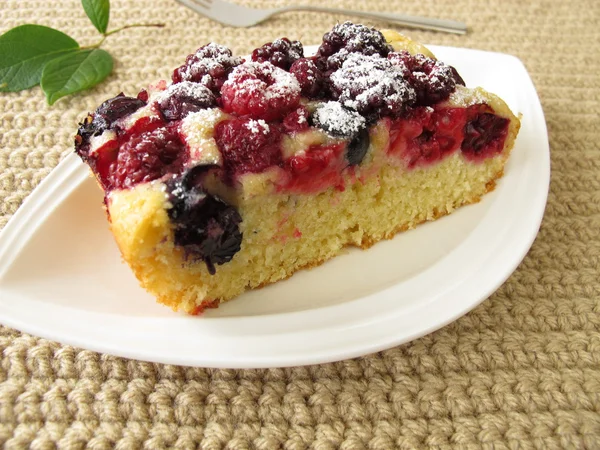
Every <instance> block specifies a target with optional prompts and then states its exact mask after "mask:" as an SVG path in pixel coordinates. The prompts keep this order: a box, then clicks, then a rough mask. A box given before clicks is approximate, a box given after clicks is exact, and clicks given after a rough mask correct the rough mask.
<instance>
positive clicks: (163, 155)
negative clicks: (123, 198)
mask: <svg viewBox="0 0 600 450" xmlns="http://www.w3.org/2000/svg"><path fill="white" fill-rule="evenodd" d="M187 156H188V155H187V152H186V149H185V146H184V145H183V144H182V143H181V141H180V139H179V135H178V134H177V131H176V130H173V129H170V128H157V129H155V130H153V131H146V132H143V133H141V134H138V135H134V136H132V137H131V138H130V139H129V140H128V141H127V142H125V143H124V144H123V145H122V146H121V149H120V150H119V154H118V156H117V159H116V161H114V162H113V163H112V164H111V166H110V173H109V182H110V184H111V186H112V187H114V188H120V189H124V188H130V187H132V186H134V185H136V184H138V183H142V182H146V181H152V180H155V179H158V178H161V177H162V176H163V175H166V174H168V173H174V172H179V171H180V170H181V169H182V167H183V164H184V163H185V161H186V159H187Z"/></svg>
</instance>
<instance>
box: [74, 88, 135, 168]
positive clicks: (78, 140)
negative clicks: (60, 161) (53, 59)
mask: <svg viewBox="0 0 600 450" xmlns="http://www.w3.org/2000/svg"><path fill="white" fill-rule="evenodd" d="M144 105H146V103H145V102H144V101H143V100H140V99H137V98H134V97H126V96H125V95H123V93H122V92H121V93H120V94H119V95H117V96H116V97H113V98H111V99H108V100H106V101H105V102H104V103H102V104H101V105H100V106H99V107H98V109H96V111H95V112H94V113H93V114H90V115H88V116H87V118H86V119H85V120H84V121H83V122H82V123H80V124H79V129H78V130H77V136H76V137H75V149H76V151H77V152H78V153H79V154H80V155H82V153H85V151H86V150H84V148H86V147H87V146H88V144H89V140H90V138H91V137H92V136H98V135H100V134H102V133H103V132H104V131H105V130H108V129H110V128H111V127H112V126H113V124H114V122H116V121H117V120H119V119H120V118H122V117H125V116H127V115H129V114H132V113H134V112H135V111H137V110H138V109H140V108H141V107H142V106H144ZM82 156H84V155H82Z"/></svg>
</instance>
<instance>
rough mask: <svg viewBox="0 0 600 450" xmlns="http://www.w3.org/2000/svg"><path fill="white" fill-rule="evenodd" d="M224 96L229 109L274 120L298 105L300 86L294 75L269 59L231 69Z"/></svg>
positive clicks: (224, 88)
mask: <svg viewBox="0 0 600 450" xmlns="http://www.w3.org/2000/svg"><path fill="white" fill-rule="evenodd" d="M221 95H222V97H221V101H222V103H223V109H224V110H225V111H226V112H229V113H233V114H237V115H239V116H244V115H250V116H252V117H253V118H255V119H264V120H269V121H270V120H276V119H280V118H281V117H283V116H284V115H285V114H286V113H287V112H288V111H290V110H292V109H293V108H295V107H296V105H298V102H299V101H300V85H299V84H298V81H297V80H296V78H295V77H294V76H293V75H292V74H290V73H288V72H286V71H285V70H283V69H280V68H279V67H275V66H274V65H273V64H271V63H269V62H264V63H258V62H250V63H244V64H242V65H240V66H238V67H236V68H235V69H234V70H233V72H231V75H230V76H229V78H228V79H227V81H226V82H225V84H223V88H222V90H221Z"/></svg>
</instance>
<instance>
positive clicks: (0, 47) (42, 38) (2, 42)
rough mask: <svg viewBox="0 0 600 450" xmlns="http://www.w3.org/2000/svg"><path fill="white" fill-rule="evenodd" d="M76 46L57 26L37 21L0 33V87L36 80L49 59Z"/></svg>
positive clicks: (16, 87) (13, 87) (13, 89)
mask: <svg viewBox="0 0 600 450" xmlns="http://www.w3.org/2000/svg"><path fill="white" fill-rule="evenodd" d="M78 48H79V44H78V43H77V42H76V41H75V40H73V39H72V38H70V37H69V36H67V35H66V34H64V33H61V32H60V31H58V30H55V29H53V28H48V27H44V26H41V25H21V26H19V27H16V28H13V29H12V30H8V31H7V32H6V33H4V34H3V35H2V36H0V91H3V92H16V91H22V90H23V89H28V88H30V87H32V86H35V85H36V84H39V82H40V78H41V76H42V70H43V68H44V66H45V64H46V63H47V62H48V61H50V60H51V59H54V58H57V57H60V56H64V55H65V54H67V53H69V52H73V51H74V50H77V49H78Z"/></svg>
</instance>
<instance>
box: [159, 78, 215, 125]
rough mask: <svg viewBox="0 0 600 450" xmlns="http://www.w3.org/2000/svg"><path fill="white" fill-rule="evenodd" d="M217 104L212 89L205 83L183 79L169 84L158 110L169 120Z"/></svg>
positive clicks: (180, 117)
mask: <svg viewBox="0 0 600 450" xmlns="http://www.w3.org/2000/svg"><path fill="white" fill-rule="evenodd" d="M214 105H216V98H215V96H214V95H213V93H212V91H211V90H210V89H208V88H207V87H206V86H204V85H203V84H199V83H193V82H191V81H183V82H181V83H177V84H173V85H171V86H169V89H167V90H166V91H165V92H164V93H163V94H162V96H161V98H160V99H159V100H158V101H157V106H158V110H159V112H160V114H161V116H162V117H163V119H165V120H167V121H172V120H181V119H183V118H184V117H185V116H187V115H188V114H189V113H191V112H196V111H200V110H201V109H205V108H210V107H211V106H214Z"/></svg>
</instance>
